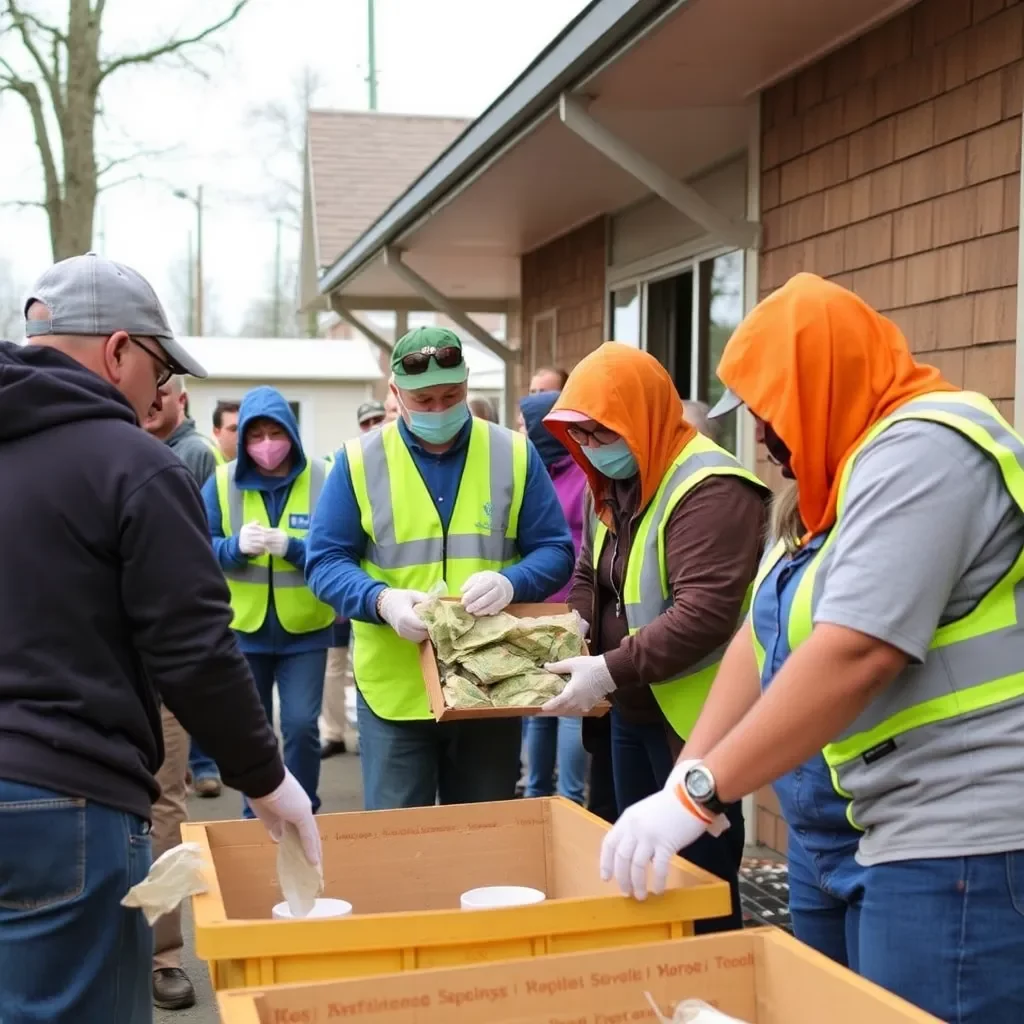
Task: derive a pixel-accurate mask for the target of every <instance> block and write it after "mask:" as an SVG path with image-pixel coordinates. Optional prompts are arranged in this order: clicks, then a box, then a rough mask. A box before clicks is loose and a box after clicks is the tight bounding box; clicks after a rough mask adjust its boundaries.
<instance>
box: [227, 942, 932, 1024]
mask: <svg viewBox="0 0 1024 1024" xmlns="http://www.w3.org/2000/svg"><path fill="white" fill-rule="evenodd" d="M648 993H650V995H651V997H652V998H653V999H654V1000H655V1001H656V1002H657V1004H658V1007H659V1009H660V1010H661V1011H662V1013H664V1014H665V1015H666V1016H668V1015H669V1014H670V1013H671V1008H672V1007H673V1006H674V1005H675V1004H676V1003H678V1002H681V1001H682V1000H684V999H701V1000H703V1001H704V1002H706V1003H710V1004H711V1005H712V1006H714V1007H716V1008H717V1009H719V1010H721V1011H722V1012H723V1013H727V1014H729V1015H730V1016H733V1017H735V1018H736V1019H737V1020H742V1021H749V1022H750V1024H824V1022H826V1021H827V1022H828V1024H940V1022H939V1021H938V1020H937V1018H935V1017H932V1016H930V1015H929V1014H927V1013H924V1012H923V1011H922V1010H918V1009H916V1008H914V1007H913V1006H911V1005H910V1004H909V1003H906V1002H904V1001H903V1000H901V999H897V998H896V996H893V995H890V994H889V993H888V992H885V991H884V990H883V989H881V988H879V987H878V986H876V985H872V984H870V983H869V982H867V981H864V980H863V979H862V978H858V977H857V975H855V974H854V973H853V972H852V971H848V970H846V968H845V967H840V966H839V965H838V964H834V963H832V961H830V960H827V959H826V958H825V957H823V956H821V955H820V954H819V953H815V952H814V951H813V950H812V949H810V948H808V947H807V946H803V945H801V944H800V943H799V942H797V941H796V939H793V938H791V937H790V936H789V935H787V934H785V932H781V931H778V930H777V929H774V928H751V929H748V930H746V931H737V932H723V933H721V934H718V935H705V936H703V937H701V938H695V939H687V940H685V941H684V942H660V943H657V944H653V945H642V946H631V947H630V948H628V949H624V948H618V949H605V950H598V951H592V952H589V953H570V954H567V955H565V956H551V957H545V958H544V959H542V960H510V961H506V962H504V963H500V964H477V965H474V966H471V967H451V968H447V969H441V970H431V971H415V972H413V973H411V974H397V975H396V974H391V975H388V976H386V977H376V978H360V979H353V978H350V979H348V980H346V981H333V982H320V983H319V984H315V985H279V986H277V987H275V988H271V989H268V990H265V991H259V990H251V989H238V990H236V991H233V992H221V993H219V995H218V999H217V1001H218V1006H219V1009H220V1019H221V1021H222V1022H223V1024H311V1022H320V1021H331V1020H372V1021H374V1022H375V1024H552V1022H557V1024H630V1022H632V1021H648V1022H653V1020H654V1013H653V1012H652V1010H651V1008H650V1004H649V1003H648V1002H647V994H648Z"/></svg>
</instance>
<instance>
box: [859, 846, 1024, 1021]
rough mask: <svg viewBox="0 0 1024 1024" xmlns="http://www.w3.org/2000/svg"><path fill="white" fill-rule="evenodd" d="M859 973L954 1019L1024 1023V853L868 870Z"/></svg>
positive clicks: (944, 1017)
mask: <svg viewBox="0 0 1024 1024" xmlns="http://www.w3.org/2000/svg"><path fill="white" fill-rule="evenodd" d="M860 973H861V974H862V975H863V976H864V977H865V978H867V979H869V980H870V981H874V982H876V983H877V984H879V985H881V986H882V987H883V988H887V989H888V990H889V991H890V992H894V993H895V994H896V995H898V996H902V997H903V998H904V999H906V1000H908V1001H909V1002H911V1003H914V1004H915V1005H916V1006H919V1007H920V1008H921V1009H922V1010H926V1011H927V1012H928V1013H931V1014H933V1015H934V1016H936V1017H938V1018H939V1020H942V1021H947V1022H948V1024H1020V1022H1021V1021H1024V851H1021V852H1017V853H1000V854H991V855H987V856H976V857H949V858H944V859H941V860H911V861H899V862H895V863H891V864H879V865H876V866H874V867H870V868H866V869H865V886H864V905H863V909H862V910H861V917H860Z"/></svg>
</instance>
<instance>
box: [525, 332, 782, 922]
mask: <svg viewBox="0 0 1024 1024" xmlns="http://www.w3.org/2000/svg"><path fill="white" fill-rule="evenodd" d="M544 422H545V424H546V425H547V427H548V429H549V430H550V431H551V432H552V433H553V434H554V435H555V436H556V437H557V438H558V439H559V440H560V441H561V442H562V443H563V444H564V445H565V446H566V447H567V448H568V450H569V452H570V453H571V455H572V457H573V458H574V459H575V460H576V462H577V463H578V464H579V465H580V466H581V467H582V468H583V470H584V472H585V473H586V475H587V478H588V483H589V489H590V492H591V496H592V499H593V501H592V504H588V507H590V508H592V509H593V511H592V512H591V514H590V516H589V522H588V523H587V524H586V526H585V529H584V539H583V545H582V549H581V552H580V557H579V559H578V562H577V569H576V574H575V577H574V580H573V585H572V589H571V591H570V595H569V604H570V606H571V607H572V608H573V609H574V610H575V611H577V612H578V613H579V614H580V616H581V617H582V618H583V619H584V620H585V621H586V622H588V623H590V624H591V625H590V642H591V650H592V651H593V652H594V653H593V654H592V655H590V656H588V657H582V658H572V659H569V660H568V661H565V662H560V663H557V664H554V665H552V666H551V669H552V671H555V672H559V673H561V674H564V675H568V676H569V682H568V685H567V686H566V688H565V690H564V691H563V693H562V694H561V695H560V696H558V697H556V698H554V699H553V700H551V701H550V702H549V703H548V704H547V705H546V710H547V711H549V712H557V713H559V714H573V713H575V714H579V713H580V712H583V711H587V710H589V709H590V708H592V707H593V706H594V705H595V704H597V702H598V701H600V700H602V699H604V698H606V697H610V698H611V701H612V711H611V739H612V771H613V779H614V788H615V797H616V803H617V804H618V808H619V811H620V812H621V811H622V810H623V809H624V808H627V807H629V806H630V805H632V804H634V803H636V802H637V801H640V800H642V799H643V798H644V797H647V796H649V795H650V794H652V793H655V792H657V791H658V790H659V789H660V788H661V787H662V786H663V785H665V783H666V781H667V780H668V777H669V775H670V773H671V771H672V764H673V760H674V755H675V753H677V752H678V751H679V750H680V748H681V747H682V743H683V741H684V740H685V739H686V737H687V736H688V735H689V732H690V730H691V729H692V727H693V724H694V722H695V721H696V720H697V716H698V715H699V713H700V708H701V705H702V703H703V701H704V697H705V696H706V694H707V692H708V689H709V688H710V685H711V681H712V679H713V678H714V674H715V671H716V667H717V664H718V661H719V658H720V657H721V651H722V650H723V649H724V646H725V644H726V643H727V642H728V640H729V638H730V637H731V636H732V634H733V632H734V631H735V629H736V626H737V623H738V622H739V621H740V618H741V614H742V609H743V604H744V601H745V598H746V595H747V593H748V590H749V587H750V582H751V580H752V578H753V575H754V571H755V569H756V567H757V560H758V556H759V553H760V549H761V542H762V537H763V533H764V521H765V516H766V510H765V498H766V496H767V488H765V487H764V485H763V484H762V483H761V482H760V481H759V480H758V479H757V478H756V477H755V476H753V474H751V473H749V472H747V471H746V470H745V469H744V468H743V467H742V466H741V465H740V464H739V463H738V462H737V460H736V459H735V457H734V456H732V455H731V454H730V453H729V452H727V451H725V450H724V449H722V448H720V447H719V446H718V445H716V444H715V443H714V442H712V441H710V440H709V439H707V438H706V437H704V436H702V435H700V434H698V433H697V431H696V430H695V429H694V428H693V426H691V425H690V424H689V423H687V422H686V421H685V419H684V417H683V406H682V403H681V401H680V399H679V395H678V394H677V393H676V389H675V387H674V385H673V383H672V379H671V377H669V375H668V373H667V372H666V370H665V368H664V367H663V366H661V365H660V364H659V363H658V362H657V360H656V359H654V358H653V357H652V356H650V355H648V354H647V353H645V352H640V351H638V350H636V349H634V348H631V347H629V346H627V345H622V344H618V343H616V342H609V343H608V344H605V345H603V346H601V348H600V349H598V350H597V351H596V352H594V353H592V354H591V355H589V356H588V357H587V358H586V359H584V360H583V361H582V362H581V363H580V364H579V365H578V366H577V367H576V368H575V369H574V370H573V372H572V373H571V374H570V376H569V379H568V381H567V383H566V385H565V388H564V389H563V391H562V393H561V395H560V397H559V399H558V401H557V402H556V403H555V406H554V408H553V409H552V411H551V412H550V413H549V414H548V416H547V417H546V418H545V421H544ZM722 810H723V811H724V812H725V814H726V819H727V820H726V819H723V821H722V822H721V825H722V826H723V827H724V826H725V825H727V824H728V825H731V827H729V828H728V831H726V832H725V834H724V835H723V836H722V837H721V838H715V837H712V836H710V835H709V836H705V837H702V838H701V839H699V840H698V841H697V842H696V843H694V844H693V845H692V846H690V847H689V849H688V850H687V852H686V856H688V857H689V858H690V859H691V860H692V861H693V862H694V863H696V864H698V865H700V866H701V867H704V868H706V869H707V870H709V871H712V872H714V873H715V874H717V875H719V876H720V877H721V878H724V879H726V880H727V881H729V882H730V884H731V887H732V891H733V910H732V913H731V914H730V915H729V916H728V917H723V918H720V919H716V920H714V921H707V922H702V923H701V924H700V925H699V926H698V930H701V931H717V930H724V929H727V928H738V927H741V926H742V917H741V912H740V904H739V892H738V878H737V874H738V870H739V863H740V859H741V857H742V853H743V835H744V829H743V815H742V811H741V808H740V805H739V804H738V803H733V804H731V805H730V806H728V807H724V808H723V809H722ZM682 845H683V844H680V846H682Z"/></svg>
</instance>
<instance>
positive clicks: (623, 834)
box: [601, 761, 729, 900]
mask: <svg viewBox="0 0 1024 1024" xmlns="http://www.w3.org/2000/svg"><path fill="white" fill-rule="evenodd" d="M697 763H698V762H697V761H681V762H680V763H679V764H677V765H676V766H675V768H673V769H672V773H671V774H670V775H669V777H668V782H666V783H665V788H664V789H663V790H661V792H660V793H655V794H654V795H653V796H649V797H647V798H646V799H645V800H641V801H640V802H639V803H635V804H633V806H632V807H627V808H626V810H625V811H623V812H622V814H621V815H620V816H619V820H618V821H617V822H616V823H615V826H614V827H613V828H612V830H611V832H609V833H608V835H606V836H605V838H604V842H603V843H602V844H601V877H602V878H603V879H604V880H605V881H606V882H607V881H608V880H609V879H610V878H611V877H612V875H614V876H615V880H616V881H617V882H618V883H619V888H620V889H621V890H622V892H623V894H624V895H626V896H629V895H630V894H632V895H633V896H635V897H636V898H637V899H638V900H643V899H646V898H647V867H648V865H649V864H652V863H653V865H654V872H653V883H652V885H651V892H653V893H654V894H655V895H660V894H661V893H663V892H664V891H665V883H666V881H667V880H668V862H669V861H670V860H671V859H672V857H673V856H674V855H675V854H676V853H678V852H679V851H680V850H684V849H686V847H687V846H689V845H690V844H691V843H693V842H696V840H698V839H699V838H700V837H701V836H702V835H704V833H705V832H710V833H711V834H712V835H713V836H720V835H721V834H722V833H723V832H724V831H725V830H726V829H727V828H728V827H729V819H728V818H726V816H725V815H724V814H719V815H718V816H717V817H715V818H710V817H706V816H702V815H701V814H700V813H699V812H700V810H701V809H700V808H698V807H697V805H696V804H693V803H692V802H691V801H689V800H688V799H687V798H686V796H685V791H684V790H683V779H684V778H685V776H686V773H687V772H688V771H689V770H690V769H691V768H692V767H693V766H694V765H695V764H697ZM677 789H678V791H679V793H682V795H683V799H680V796H679V795H677ZM684 799H686V800H687V803H690V805H691V806H692V807H693V810H691V809H690V807H689V806H687V803H684Z"/></svg>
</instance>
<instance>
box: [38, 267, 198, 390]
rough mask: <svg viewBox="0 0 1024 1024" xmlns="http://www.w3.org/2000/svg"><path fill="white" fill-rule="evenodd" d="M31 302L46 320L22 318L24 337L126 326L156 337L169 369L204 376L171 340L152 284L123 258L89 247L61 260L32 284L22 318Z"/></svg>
mask: <svg viewBox="0 0 1024 1024" xmlns="http://www.w3.org/2000/svg"><path fill="white" fill-rule="evenodd" d="M33 302H41V303H42V304H43V305H44V306H46V308H47V309H48V310H49V311H50V319H49V320H28V319H26V321H25V337H26V338H39V337H45V336H47V335H55V334H57V335H60V334H82V335H86V336H90V335H98V336H102V335H110V334H114V333H116V332H117V331H126V332H127V333H128V334H130V335H136V336H138V337H141V338H155V339H156V340H157V341H158V342H160V346H161V348H163V350H164V352H166V353H167V361H168V362H169V363H170V364H171V366H172V368H173V369H174V372H175V373H181V374H189V375H190V376H192V377H205V376H206V370H204V369H203V367H202V365H201V364H200V363H199V361H198V360H196V359H195V358H194V357H193V356H191V355H189V353H188V352H186V351H185V349H184V348H182V346H181V345H179V344H178V342H177V341H175V340H174V333H173V332H172V331H171V325H170V324H169V323H168V322H167V314H166V313H165V312H164V309H163V306H161V305H160V300H159V299H158V298H157V297H156V292H155V291H153V286H152V285H151V284H150V283H149V282H148V281H147V280H146V279H145V278H144V277H143V276H142V275H141V274H140V273H139V272H138V271H137V270H132V268H131V267H126V266H125V265H124V264H123V263H115V262H114V261H113V260H107V259H104V258H103V257H102V256H97V255H96V253H94V252H87V253H86V254H85V255H84V256H72V257H71V258H70V259H66V260H61V261H60V263H55V264H54V265H53V266H52V267H50V269H49V270H47V271H45V272H44V273H43V275H42V277H40V278H39V280H38V281H36V283H35V285H34V286H33V287H32V290H31V291H30V292H29V297H28V299H27V300H26V301H25V308H24V312H25V314H26V317H27V314H28V310H29V307H30V306H31V305H32V303H33Z"/></svg>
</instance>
